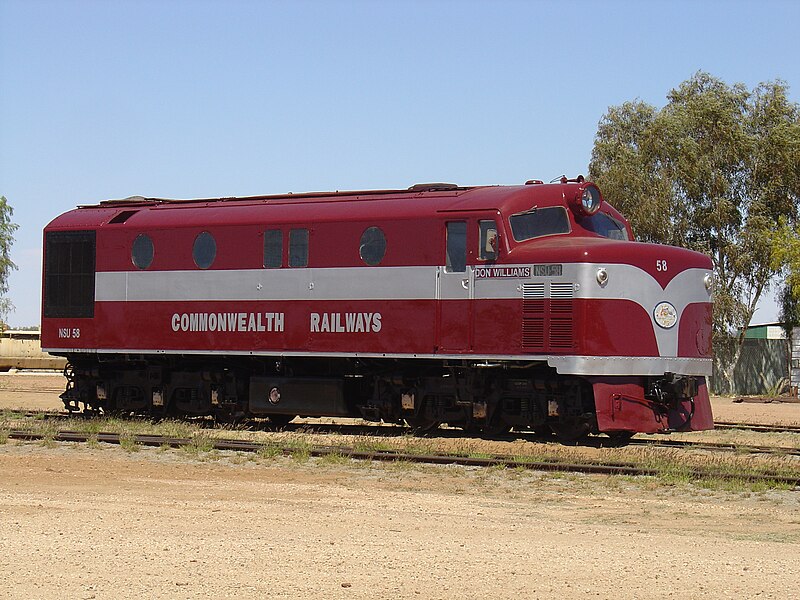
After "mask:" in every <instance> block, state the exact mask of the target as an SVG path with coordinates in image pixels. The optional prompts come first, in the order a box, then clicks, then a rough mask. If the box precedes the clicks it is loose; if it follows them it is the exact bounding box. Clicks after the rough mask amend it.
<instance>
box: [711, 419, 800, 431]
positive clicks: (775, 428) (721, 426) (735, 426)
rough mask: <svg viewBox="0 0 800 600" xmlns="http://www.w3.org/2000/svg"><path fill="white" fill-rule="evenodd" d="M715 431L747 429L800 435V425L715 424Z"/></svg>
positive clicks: (717, 422) (724, 422)
mask: <svg viewBox="0 0 800 600" xmlns="http://www.w3.org/2000/svg"><path fill="white" fill-rule="evenodd" d="M714 428H715V429H745V430H748V431H758V432H762V433H800V425H762V424H758V423H732V422H730V421H716V422H714Z"/></svg>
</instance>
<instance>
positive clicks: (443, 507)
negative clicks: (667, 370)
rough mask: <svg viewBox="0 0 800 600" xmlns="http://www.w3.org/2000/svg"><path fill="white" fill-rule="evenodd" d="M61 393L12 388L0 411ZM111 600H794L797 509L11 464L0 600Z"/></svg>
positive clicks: (285, 467) (375, 479)
mask: <svg viewBox="0 0 800 600" xmlns="http://www.w3.org/2000/svg"><path fill="white" fill-rule="evenodd" d="M60 384H61V380H60V379H59V378H57V377H53V376H21V375H17V376H4V377H2V378H0V408H1V407H20V406H25V407H32V406H33V405H36V407H37V408H46V407H47V406H44V405H45V404H47V403H48V402H49V403H50V404H51V406H50V407H51V408H59V407H60V406H59V404H58V402H57V394H56V393H55V392H52V391H47V390H52V389H55V388H58V387H59V386H60ZM22 389H26V390H28V391H26V392H22V391H14V390H22ZM36 390H39V391H38V392H37V391H36ZM53 398H55V399H56V401H55V402H54V400H53ZM39 404H41V405H39ZM719 408H722V409H723V410H724V411H725V412H724V415H725V416H722V417H718V418H722V419H725V420H736V417H733V416H730V413H728V412H727V411H728V410H730V411H746V412H747V414H744V416H743V417H741V418H739V420H746V421H751V420H760V421H761V422H786V423H790V422H792V421H793V420H794V421H796V420H797V418H798V416H800V415H798V413H800V406H798V405H777V404H769V405H754V404H739V405H735V404H732V403H730V401H727V403H725V401H715V410H717V414H718V415H719V414H720V410H719ZM754 409H755V410H757V411H759V414H760V415H762V416H761V417H757V418H753V417H752V416H751V415H752V413H753V411H754ZM787 409H788V410H787ZM760 411H767V413H761V412H760ZM119 597H122V598H152V597H163V598H232V597H237V598H266V597H268V598H487V597H493V598H584V597H598V598H645V597H646V598H756V597H758V598H800V492H790V491H770V492H759V493H754V492H741V493H731V492H721V491H716V492H710V491H707V490H702V489H699V488H695V487H692V486H685V485H676V486H667V485H664V484H663V483H656V482H654V481H647V480H645V479H640V480H636V481H628V480H625V479H620V478H608V477H592V476H582V475H565V476H552V475H542V474H537V473H528V472H517V471H503V470H496V469H495V470H474V469H464V468H455V467H422V466H410V465H407V464H400V465H377V464H367V463H353V462H347V461H344V462H341V463H340V462H334V461H324V460H311V461H308V462H297V461H294V460H292V459H288V458H276V459H258V458H255V457H252V456H244V455H238V454H233V453H211V454H203V455H200V457H198V456H197V455H192V454H190V453H188V452H186V451H181V450H167V451H162V450H158V449H144V450H140V451H138V452H126V451H125V450H123V449H121V448H117V447H105V446H104V445H101V446H99V447H96V448H87V447H86V446H76V445H70V444H59V445H54V446H52V447H50V446H47V445H44V444H39V443H17V442H10V441H9V442H7V443H5V444H2V445H0V598H119Z"/></svg>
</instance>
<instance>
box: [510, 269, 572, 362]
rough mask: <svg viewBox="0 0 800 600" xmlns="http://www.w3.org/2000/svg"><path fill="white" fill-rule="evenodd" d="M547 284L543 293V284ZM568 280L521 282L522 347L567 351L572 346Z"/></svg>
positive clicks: (570, 294)
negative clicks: (559, 281) (563, 281)
mask: <svg viewBox="0 0 800 600" xmlns="http://www.w3.org/2000/svg"><path fill="white" fill-rule="evenodd" d="M547 285H549V286H550V290H549V291H550V296H549V298H548V297H547V293H546V288H545V286H547ZM574 295H575V286H574V284H572V283H554V282H549V283H525V284H523V286H522V347H523V348H524V349H525V350H530V351H531V352H567V351H570V350H573V349H574V347H575V331H574V318H573V306H572V299H573V297H574Z"/></svg>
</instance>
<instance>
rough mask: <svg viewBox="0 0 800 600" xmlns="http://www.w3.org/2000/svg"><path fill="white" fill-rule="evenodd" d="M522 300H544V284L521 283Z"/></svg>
mask: <svg viewBox="0 0 800 600" xmlns="http://www.w3.org/2000/svg"><path fill="white" fill-rule="evenodd" d="M522 298H523V299H524V300H539V299H544V283H523V284H522Z"/></svg>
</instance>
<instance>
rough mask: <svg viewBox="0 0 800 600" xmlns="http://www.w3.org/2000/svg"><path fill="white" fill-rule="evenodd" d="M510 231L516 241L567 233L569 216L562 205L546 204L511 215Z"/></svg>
mask: <svg viewBox="0 0 800 600" xmlns="http://www.w3.org/2000/svg"><path fill="white" fill-rule="evenodd" d="M509 221H510V222H511V233H512V234H513V235H514V239H515V240H516V241H517V242H524V241H525V240H531V239H533V238H538V237H543V236H545V235H555V234H559V233H569V231H570V230H569V217H568V216H567V209H566V208H564V207H563V206H546V207H544V208H536V207H534V208H532V209H531V210H529V211H527V212H524V213H519V214H517V215H511V218H510V219H509Z"/></svg>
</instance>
